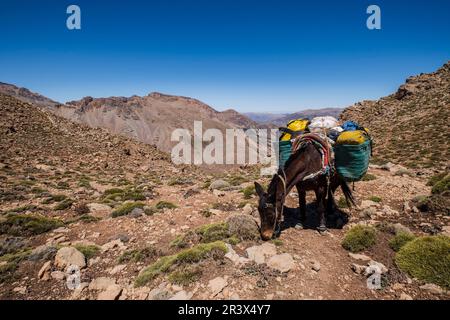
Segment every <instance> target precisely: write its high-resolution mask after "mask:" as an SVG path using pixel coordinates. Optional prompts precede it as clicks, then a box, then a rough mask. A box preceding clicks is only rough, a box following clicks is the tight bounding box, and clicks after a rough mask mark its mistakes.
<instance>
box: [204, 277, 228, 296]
mask: <svg viewBox="0 0 450 320" xmlns="http://www.w3.org/2000/svg"><path fill="white" fill-rule="evenodd" d="M227 285H228V281H227V278H226V277H225V278H223V277H217V278H214V279H212V280H210V281H209V283H208V289H209V290H210V291H211V293H212V296H213V297H215V296H216V295H218V294H219V293H220V292H221V291H222V290H223V289H224V288H225V287H226V286H227Z"/></svg>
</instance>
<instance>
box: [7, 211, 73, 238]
mask: <svg viewBox="0 0 450 320" xmlns="http://www.w3.org/2000/svg"><path fill="white" fill-rule="evenodd" d="M63 225H64V223H63V222H62V221H60V220H56V219H51V218H46V217H42V216H37V215H24V214H8V215H6V219H5V220H3V221H2V222H0V234H10V235H13V236H31V235H38V234H41V233H45V232H48V231H50V230H53V229H56V228H59V227H62V226H63Z"/></svg>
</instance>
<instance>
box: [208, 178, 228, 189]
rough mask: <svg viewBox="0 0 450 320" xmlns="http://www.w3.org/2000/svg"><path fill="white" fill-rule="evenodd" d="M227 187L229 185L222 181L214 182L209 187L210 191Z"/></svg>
mask: <svg viewBox="0 0 450 320" xmlns="http://www.w3.org/2000/svg"><path fill="white" fill-rule="evenodd" d="M229 187H230V184H229V183H228V182H226V181H224V180H215V181H213V182H212V183H211V184H210V185H209V189H210V190H223V189H226V188H229Z"/></svg>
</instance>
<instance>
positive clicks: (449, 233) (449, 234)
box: [442, 226, 450, 237]
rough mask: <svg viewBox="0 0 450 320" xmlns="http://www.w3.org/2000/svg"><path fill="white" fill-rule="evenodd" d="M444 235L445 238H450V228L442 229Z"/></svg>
mask: <svg viewBox="0 0 450 320" xmlns="http://www.w3.org/2000/svg"><path fill="white" fill-rule="evenodd" d="M442 234H443V235H444V236H447V237H450V226H443V227H442Z"/></svg>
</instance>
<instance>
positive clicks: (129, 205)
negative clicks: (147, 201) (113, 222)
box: [111, 202, 144, 218]
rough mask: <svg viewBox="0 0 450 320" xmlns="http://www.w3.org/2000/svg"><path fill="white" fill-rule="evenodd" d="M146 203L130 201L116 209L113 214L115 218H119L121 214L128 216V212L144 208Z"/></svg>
mask: <svg viewBox="0 0 450 320" xmlns="http://www.w3.org/2000/svg"><path fill="white" fill-rule="evenodd" d="M143 207H144V204H143V203H142V202H130V203H124V204H122V205H121V206H120V207H119V208H117V209H115V210H114V211H113V212H112V213H111V216H112V217H113V218H117V217H121V216H126V215H127V214H129V213H130V212H131V211H133V209H135V208H141V209H142V208H143Z"/></svg>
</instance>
